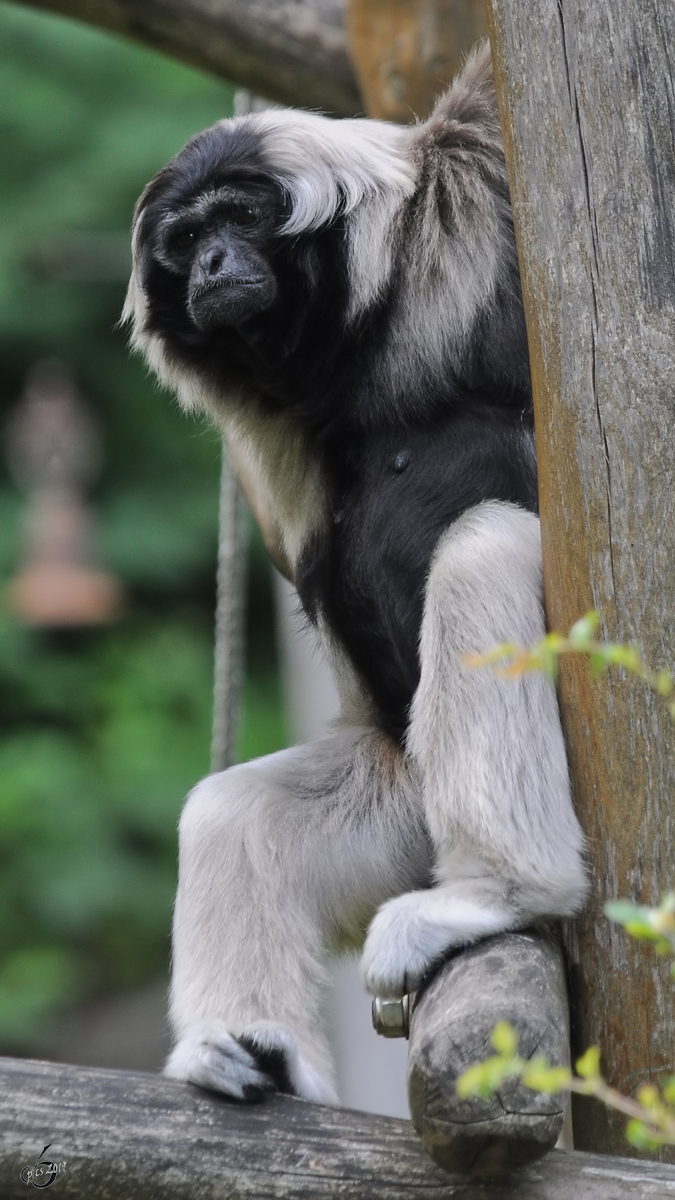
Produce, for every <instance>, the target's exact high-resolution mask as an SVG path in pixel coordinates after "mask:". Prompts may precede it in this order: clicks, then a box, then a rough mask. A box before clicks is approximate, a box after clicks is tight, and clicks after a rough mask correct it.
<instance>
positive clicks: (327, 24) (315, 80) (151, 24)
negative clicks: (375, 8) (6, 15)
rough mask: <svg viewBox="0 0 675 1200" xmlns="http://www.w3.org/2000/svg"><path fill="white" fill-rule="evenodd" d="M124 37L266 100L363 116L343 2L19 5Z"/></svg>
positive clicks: (78, 0) (42, 1) (136, 0)
mask: <svg viewBox="0 0 675 1200" xmlns="http://www.w3.org/2000/svg"><path fill="white" fill-rule="evenodd" d="M23 2H24V3H26V4H28V5H30V6H31V7H34V8H43V9H47V10H48V11H50V12H55V13H61V14H62V15H64V16H68V17H77V18H78V19H79V20H82V21H86V22H88V24H90V25H98V26H100V27H101V28H102V29H109V30H111V31H112V32H113V33H120V34H124V35H125V36H127V37H130V38H133V40H134V41H138V42H143V43H144V44H145V45H147V46H152V47H153V48H154V49H156V50H164V51H166V53H167V54H171V55H173V56H174V58H180V59H183V60H184V61H185V62H189V63H192V65H193V66H197V67H202V68H203V69H205V70H208V71H213V72H214V73H215V74H216V75H222V76H223V77H224V78H225V79H228V80H230V82H232V83H236V84H238V85H239V86H240V87H244V88H248V89H250V90H251V91H252V92H256V93H257V94H259V95H261V96H265V97H266V98H267V99H269V100H277V101H279V102H280V103H282V104H297V105H302V106H305V107H308V108H313V107H317V108H322V109H324V110H326V111H327V112H332V113H335V114H337V115H338V116H352V115H353V114H354V113H357V112H360V111H362V109H363V104H362V102H361V97H360V94H359V89H358V85H357V83H356V80H355V78H354V72H353V70H352V66H351V63H350V60H349V56H348V54H347V36H346V33H345V29H344V25H343V3H342V0H23Z"/></svg>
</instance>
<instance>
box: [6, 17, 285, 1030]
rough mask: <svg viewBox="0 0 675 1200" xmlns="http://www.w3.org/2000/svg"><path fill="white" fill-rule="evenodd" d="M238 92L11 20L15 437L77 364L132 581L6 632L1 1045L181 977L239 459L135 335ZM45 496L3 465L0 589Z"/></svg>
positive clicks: (266, 637) (55, 23)
mask: <svg viewBox="0 0 675 1200" xmlns="http://www.w3.org/2000/svg"><path fill="white" fill-rule="evenodd" d="M231 109H232V91H231V89H230V88H229V87H228V86H226V85H224V84H222V83H219V82H217V81H215V80H212V79H208V78H206V77H205V76H202V75H199V74H197V73H196V72H194V71H192V70H189V69H188V68H185V67H182V66H180V65H177V64H175V63H172V62H171V61H170V60H168V59H165V58H163V57H161V56H159V55H156V54H153V53H150V52H146V51H143V50H141V49H138V48H136V47H134V46H131V45H127V44H123V43H122V42H121V41H118V40H116V39H113V38H111V37H108V36H106V35H103V34H98V33H96V32H94V31H92V30H90V29H88V28H86V27H85V26H81V25H78V24H76V23H73V22H68V21H63V20H61V19H58V18H52V17H48V16H45V15H42V14H36V13H32V12H30V11H24V10H22V9H20V8H14V7H12V6H10V5H2V6H1V7H0V142H1V144H2V148H3V170H2V172H1V173H0V363H1V364H2V372H1V377H0V421H2V422H4V421H5V419H6V413H7V412H8V411H10V410H11V409H12V408H13V406H14V405H15V403H16V401H17V398H18V396H19V394H20V392H21V388H22V385H23V381H24V378H25V375H26V372H27V370H28V369H29V367H30V366H31V364H32V363H34V362H35V361H36V360H39V359H43V358H50V357H57V358H59V359H62V360H63V361H65V362H67V363H68V364H69V365H70V366H71V368H72V369H73V371H74V373H75V376H76V379H77V382H78V385H79V387H80V388H81V390H82V392H83V393H84V395H85V396H86V398H87V401H88V403H89V405H90V406H91V409H92V411H93V412H94V414H95V416H96V418H97V420H98V421H99V423H100V426H101V431H102V435H103V441H104V452H105V464H104V470H103V474H102V476H101V478H100V480H99V482H98V483H97V486H96V490H95V492H94V494H93V496H92V497H91V499H92V502H93V504H94V506H95V509H96V513H97V519H98V550H99V556H100V559H101V561H102V562H103V563H104V564H105V565H106V567H107V568H108V569H110V570H112V571H113V572H115V573H116V574H117V575H118V576H119V577H120V579H121V580H122V582H123V584H124V587H125V590H126V596H127V602H126V608H125V612H124V615H123V618H122V619H121V620H120V621H119V622H118V623H117V624H116V625H115V626H111V627H108V628H103V629H98V630H94V629H90V630H87V631H85V630H74V631H70V632H68V633H66V632H61V633H57V632H49V631H35V630H30V629H26V628H21V627H20V626H19V625H17V623H16V622H15V621H14V620H13V618H12V617H11V615H10V613H9V612H8V611H7V609H6V606H4V607H3V608H2V611H0V1047H1V1048H5V1049H13V1050H17V1049H18V1050H24V1051H25V1050H27V1049H30V1045H31V1039H33V1038H34V1037H35V1035H36V1033H37V1032H38V1031H39V1029H40V1026H41V1023H42V1022H43V1021H44V1020H45V1019H46V1018H47V1017H48V1016H49V1015H50V1014H51V1013H53V1012H54V1011H55V1009H57V1008H58V1006H59V1005H62V1004H65V1003H67V1002H69V1001H71V1000H74V999H79V998H83V997H86V996H88V995H94V994H96V993H99V992H104V991H109V990H111V989H116V988H122V987H126V986H131V985H134V984H137V983H139V982H141V981H143V980H144V979H147V978H150V977H152V976H153V975H155V974H156V973H158V972H160V971H161V970H163V969H165V967H166V963H167V957H168V932H169V923H170V912H171V902H172V896H173V891H174V887H175V841H176V839H175V827H176V819H177V815H178V812H179V809H180V805H181V802H182V799H183V797H184V795H185V793H186V791H187V790H188V789H189V787H190V786H191V785H192V784H193V783H194V782H195V781H196V780H197V779H199V778H200V776H201V775H203V774H204V773H205V772H206V771H207V770H208V746H209V736H210V720H211V688H212V624H213V605H214V569H215V555H216V535H217V492H218V475H219V459H220V450H219V443H218V439H217V437H216V435H215V434H214V433H213V432H212V431H211V430H209V429H208V428H207V427H205V426H204V425H202V424H199V423H197V422H195V421H188V419H187V418H186V417H184V416H183V415H182V414H180V413H179V412H178V410H177V408H176V406H175V404H174V403H173V402H172V401H170V400H169V398H168V397H167V396H166V395H163V394H161V393H160V392H159V390H158V389H156V388H155V386H154V385H153V383H152V382H151V381H150V380H149V379H148V378H147V376H146V373H145V371H144V369H143V367H142V365H141V364H140V363H139V362H137V361H134V360H132V359H131V358H130V356H129V355H128V353H127V349H126V344H125V334H124V333H123V332H122V331H120V330H119V329H118V328H116V322H117V320H118V317H119V313H120V309H121V305H122V301H123V296H124V273H125V257H126V250H125V246H126V243H127V237H128V230H129V227H130V221H131V214H132V210H133V205H134V202H135V200H136V197H137V196H138V194H139V192H140V191H141V189H142V187H143V186H144V184H145V183H146V182H147V180H148V179H149V178H150V176H151V175H152V174H153V173H154V172H155V171H156V170H157V169H158V168H159V167H160V166H161V165H162V164H163V163H164V162H165V161H166V160H167V159H168V158H170V157H171V156H172V155H173V154H174V153H176V151H177V150H179V149H180V147H181V146H182V144H183V143H184V142H185V140H186V139H187V138H188V137H189V136H190V135H191V134H192V133H194V132H195V131H196V130H198V129H200V128H203V127H204V126H205V125H208V124H210V123H212V122H213V121H215V120H217V119H218V118H219V117H222V116H227V115H228V114H229V113H230V112H231ZM72 233H78V234H82V233H91V234H96V233H105V234H112V235H115V234H117V237H113V238H111V239H109V240H110V244H111V246H112V248H113V252H114V253H113V258H115V255H117V258H116V259H115V262H114V263H113V269H112V272H109V274H111V273H112V275H113V276H116V278H112V279H108V280H105V279H104V280H98V281H89V282H87V281H86V280H83V279H82V278H80V279H78V278H74V279H70V280H69V279H63V278H59V276H58V272H57V273H56V274H55V273H54V271H51V272H50V271H49V270H47V271H45V270H44V268H43V269H39V268H40V264H41V263H44V262H45V261H49V260H50V256H51V258H53V257H54V254H55V253H56V254H57V255H58V253H59V250H60V248H61V247H63V246H64V245H66V244H67V239H68V236H69V235H71V234H72ZM22 505H23V497H22V496H20V495H19V494H18V492H17V491H16V489H15V488H14V487H13V485H12V483H11V480H10V479H9V476H8V475H7V473H6V470H5V464H4V461H3V463H1V464H0V582H2V581H6V580H7V579H8V578H10V577H11V575H12V573H13V572H14V571H15V570H16V568H17V566H18V563H19V561H20V551H21V525H20V517H21V511H22ZM253 547H254V548H253V554H252V561H251V572H250V573H251V581H252V586H251V599H250V605H249V608H250V611H249V634H250V636H249V645H250V653H249V662H248V674H247V683H246V689H245V706H244V715H243V721H242V730H241V737H240V746H239V757H240V758H249V757H252V756H254V755H256V754H260V753H266V752H267V751H270V750H273V749H277V748H278V747H279V746H281V745H283V744H284V741H285V731H284V723H283V715H282V712H281V707H280V702H279V690H278V681H277V675H276V666H275V648H274V639H273V633H272V630H273V614H272V607H271V597H270V589H269V575H268V570H267V566H266V564H265V562H264V558H263V553H262V550H261V548H260V545H259V543H258V542H257V541H256V540H255V539H254V542H253Z"/></svg>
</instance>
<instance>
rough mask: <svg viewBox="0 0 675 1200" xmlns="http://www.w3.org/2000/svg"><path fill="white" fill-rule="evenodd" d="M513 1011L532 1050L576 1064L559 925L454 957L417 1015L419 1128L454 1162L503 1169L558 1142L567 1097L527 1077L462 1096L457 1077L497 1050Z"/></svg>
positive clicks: (527, 1053)
mask: <svg viewBox="0 0 675 1200" xmlns="http://www.w3.org/2000/svg"><path fill="white" fill-rule="evenodd" d="M501 1020H507V1021H509V1022H510V1024H511V1025H512V1026H513V1027H514V1029H515V1030H516V1032H517V1034H518V1042H519V1047H520V1053H521V1054H522V1055H523V1057H524V1058H530V1057H532V1055H534V1054H543V1055H545V1056H546V1057H547V1058H548V1060H549V1062H551V1063H554V1064H556V1065H558V1066H568V1065H569V1056H570V1050H569V1043H570V1034H569V1014H568V1003H567V987H566V984H565V971H564V966H563V958H562V950H561V947H560V941H559V938H558V937H556V935H555V932H554V931H547V930H527V931H524V932H521V933H506V934H500V935H499V936H498V937H492V938H487V939H486V940H485V941H483V942H479V943H478V945H476V946H471V947H469V948H468V949H467V950H463V951H462V952H461V953H460V954H457V955H455V956H454V957H453V958H451V959H450V960H449V961H448V962H446V963H445V964H444V965H443V966H442V967H441V969H440V970H439V971H438V972H437V974H436V975H435V976H434V977H433V979H432V980H431V982H430V984H429V985H428V987H427V988H426V989H425V990H424V991H423V992H422V993H421V994H420V996H419V998H418V1000H417V1001H416V1003H415V1006H414V1008H413V1012H412V1017H411V1020H410V1050H409V1053H408V1098H409V1101H410V1111H411V1113H412V1118H413V1121H414V1123H415V1127H416V1129H417V1132H418V1133H419V1135H420V1137H421V1138H422V1142H423V1143H424V1146H425V1147H426V1149H427V1150H428V1152H429V1154H430V1155H431V1156H432V1158H434V1159H435V1161H436V1162H437V1163H439V1165H440V1166H442V1167H445V1168H446V1169H447V1170H451V1171H452V1170H454V1171H462V1172H468V1173H471V1174H475V1175H485V1174H490V1175H491V1174H500V1173H502V1174H503V1173H504V1172H505V1171H510V1170H513V1169H514V1168H516V1167H520V1166H523V1165H524V1164H525V1163H528V1162H532V1161H534V1160H535V1159H537V1158H541V1156H542V1155H543V1154H546V1152H547V1151H548V1150H551V1149H552V1148H553V1147H554V1146H555V1143H556V1142H557V1140H558V1138H559V1136H560V1133H561V1130H562V1125H563V1120H564V1116H565V1108H566V1103H567V1097H566V1096H564V1095H558V1096H546V1095H541V1094H540V1093H538V1092H533V1091H531V1090H530V1089H529V1088H526V1087H524V1086H523V1084H521V1083H520V1082H519V1081H517V1080H512V1081H510V1082H509V1083H507V1084H506V1085H505V1086H504V1087H503V1088H502V1089H500V1092H499V1093H498V1094H497V1095H495V1096H494V1097H493V1098H492V1099H491V1100H489V1101H486V1100H478V1099H471V1100H460V1099H459V1097H458V1096H457V1091H456V1086H455V1085H456V1083H457V1079H458V1077H459V1075H461V1074H462V1072H463V1071H464V1070H466V1068H467V1067H469V1066H471V1065H472V1063H475V1062H478V1061H480V1060H481V1059H483V1058H486V1057H487V1056H488V1055H489V1054H491V1053H494V1051H493V1050H492V1048H491V1046H490V1034H491V1033H492V1030H493V1029H494V1027H495V1025H496V1024H497V1022H498V1021H501Z"/></svg>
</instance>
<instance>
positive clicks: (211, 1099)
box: [0, 1047, 675, 1200]
mask: <svg viewBox="0 0 675 1200" xmlns="http://www.w3.org/2000/svg"><path fill="white" fill-rule="evenodd" d="M476 1051H477V1053H478V1054H479V1053H480V1051H481V1047H476ZM48 1143H50V1148H49V1150H48V1152H47V1155H46V1157H47V1158H48V1159H49V1160H50V1161H51V1162H53V1163H55V1164H57V1166H59V1165H60V1164H65V1166H63V1167H61V1168H60V1170H59V1174H58V1175H57V1178H56V1179H55V1180H54V1184H53V1190H52V1191H51V1192H50V1197H53V1198H54V1200H141V1198H142V1200H244V1198H246V1200H248V1198H250V1197H257V1198H259V1200H260V1198H265V1200H275V1198H277V1197H279V1198H280V1200H328V1198H331V1200H450V1198H452V1200H580V1198H581V1197H583V1200H643V1198H644V1200H647V1198H649V1200H667V1198H669V1200H673V1197H674V1196H675V1168H674V1167H670V1166H664V1165H662V1164H656V1163H655V1164H651V1163H650V1164H645V1163H642V1162H636V1161H633V1160H630V1159H619V1158H609V1157H606V1158H605V1157H602V1158H601V1157H599V1156H597V1155H593V1154H578V1153H574V1152H568V1151H564V1150H556V1151H554V1152H553V1153H552V1154H549V1155H548V1156H547V1157H546V1158H545V1159H542V1160H541V1161H540V1162H538V1163H537V1164H536V1165H534V1166H530V1167H527V1168H525V1170H523V1171H521V1172H519V1173H518V1174H517V1175H514V1176H512V1177H511V1178H508V1179H504V1178H502V1179H496V1180H491V1181H478V1180H473V1179H466V1178H462V1177H461V1176H458V1175H448V1174H446V1173H445V1172H443V1171H442V1170H441V1169H440V1168H439V1167H437V1166H435V1164H434V1163H432V1162H431V1160H430V1159H429V1158H428V1157H427V1155H426V1153H425V1152H424V1150H423V1149H422V1146H421V1145H420V1143H419V1141H418V1139H417V1137H416V1135H415V1132H414V1130H413V1127H412V1125H411V1124H410V1122H408V1121H399V1120H396V1119H395V1118H393V1117H378V1116H373V1115H371V1114H367V1113H356V1112H351V1111H349V1110H347V1109H340V1108H324V1107H320V1106H318V1105H314V1104H307V1103H305V1102H304V1101H302V1100H293V1099H290V1098H289V1097H285V1096H275V1097H272V1099H270V1100H268V1101H266V1102H265V1103H263V1104H260V1105H257V1106H254V1107H242V1106H240V1105H237V1104H234V1103H231V1102H228V1101H226V1100H223V1099H222V1098H219V1097H217V1096H214V1095H211V1094H209V1093H207V1092H203V1091H200V1090H199V1089H198V1088H193V1087H190V1086H187V1085H185V1084H179V1083H174V1082H172V1081H170V1080H167V1079H162V1078H161V1076H158V1075H144V1074H141V1073H136V1072H127V1071H103V1070H94V1069H91V1068H85V1067H72V1066H60V1065H58V1064H55V1063H43V1062H33V1061H25V1060H22V1059H8V1058H7V1059H0V1196H2V1200H19V1197H21V1198H25V1197H26V1196H30V1195H33V1194H34V1193H33V1192H32V1191H31V1190H29V1191H27V1190H26V1188H27V1185H26V1183H24V1182H23V1181H22V1180H21V1178H20V1173H21V1171H22V1169H23V1168H25V1167H28V1168H30V1167H31V1166H32V1165H33V1164H34V1162H35V1160H36V1158H37V1156H38V1155H39V1154H40V1152H41V1151H42V1149H43V1147H44V1146H46V1145H47V1144H48ZM41 1181H42V1180H41V1179H40V1180H38V1182H41ZM28 1186H29V1187H30V1184H29V1185H28Z"/></svg>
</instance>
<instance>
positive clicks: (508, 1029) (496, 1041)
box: [490, 1021, 518, 1058]
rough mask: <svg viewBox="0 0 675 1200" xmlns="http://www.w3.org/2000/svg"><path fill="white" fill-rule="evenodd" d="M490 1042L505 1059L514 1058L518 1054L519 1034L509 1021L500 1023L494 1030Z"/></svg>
mask: <svg viewBox="0 0 675 1200" xmlns="http://www.w3.org/2000/svg"><path fill="white" fill-rule="evenodd" d="M490 1041H491V1042H492V1045H493V1046H494V1048H495V1050H496V1051H497V1052H498V1053H499V1054H501V1055H503V1057H504V1058H513V1057H514V1055H516V1054H517V1053H518V1034H517V1033H516V1031H515V1029H514V1028H513V1025H510V1024H509V1022H508V1021H498V1023H497V1024H496V1025H495V1027H494V1029H493V1030H492V1033H491V1035H490Z"/></svg>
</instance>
